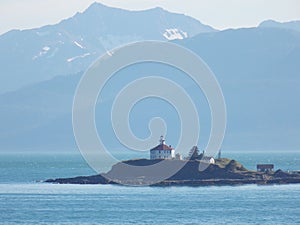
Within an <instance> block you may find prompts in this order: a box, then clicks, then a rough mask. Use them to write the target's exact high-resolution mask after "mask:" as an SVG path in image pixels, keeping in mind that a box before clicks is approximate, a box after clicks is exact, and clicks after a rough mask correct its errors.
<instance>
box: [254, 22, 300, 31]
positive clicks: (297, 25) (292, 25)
mask: <svg viewBox="0 0 300 225" xmlns="http://www.w3.org/2000/svg"><path fill="white" fill-rule="evenodd" d="M259 27H269V28H280V29H290V30H295V31H299V32H300V21H291V22H284V23H280V22H277V21H274V20H266V21H263V22H262V23H261V24H260V25H259Z"/></svg>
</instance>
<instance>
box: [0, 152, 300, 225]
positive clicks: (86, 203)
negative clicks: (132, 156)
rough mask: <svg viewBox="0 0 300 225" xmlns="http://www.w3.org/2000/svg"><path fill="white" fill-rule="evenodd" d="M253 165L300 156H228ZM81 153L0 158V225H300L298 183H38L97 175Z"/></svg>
mask: <svg viewBox="0 0 300 225" xmlns="http://www.w3.org/2000/svg"><path fill="white" fill-rule="evenodd" d="M223 155H224V157H231V158H234V159H236V160H238V161H240V162H242V163H243V164H244V165H245V166H246V167H247V168H249V169H255V165H256V163H274V164H275V168H276V169H278V168H281V169H284V170H297V169H299V168H300V153H299V152H285V153H281V152H277V153H276V152H275V153H274V152H273V153H271V152H264V153H259V152H243V153H241V152H227V153H223ZM92 174H95V172H94V171H93V170H92V169H90V168H89V166H88V165H87V164H86V163H85V161H84V160H83V159H82V157H81V156H80V155H79V154H54V153H52V154H50V153H48V154H29V153H28V154H0V224H276V225H277V224H278V225H279V224H300V185H298V184H295V185H272V186H259V185H245V186H223V187H164V188H162V187H124V186H117V185H115V186H112V185H59V184H45V183H42V182H39V181H42V180H45V179H48V178H56V177H72V176H78V175H92Z"/></svg>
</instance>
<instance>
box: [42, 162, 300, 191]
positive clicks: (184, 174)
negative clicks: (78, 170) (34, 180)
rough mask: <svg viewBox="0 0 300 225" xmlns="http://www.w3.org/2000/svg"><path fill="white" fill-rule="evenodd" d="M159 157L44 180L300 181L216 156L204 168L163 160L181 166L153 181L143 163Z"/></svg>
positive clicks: (177, 183)
mask: <svg viewBox="0 0 300 225" xmlns="http://www.w3.org/2000/svg"><path fill="white" fill-rule="evenodd" d="M161 161H162V160H148V159H136V160H128V161H124V162H122V163H117V164H116V165H114V166H113V167H112V169H111V170H110V171H109V172H108V173H101V174H98V175H94V176H80V177H74V178H58V179H49V180H46V181H45V182H47V183H58V184H121V185H134V186H139V185H150V186H212V185H215V186H221V185H244V184H258V185H272V184H295V183H300V172H299V171H294V172H289V173H288V172H283V171H282V170H277V171H275V172H273V171H271V172H257V171H251V170H248V169H246V168H245V167H244V166H243V165H242V164H240V163H239V162H237V161H235V160H231V159H227V158H222V159H217V160H216V162H215V164H210V165H208V167H207V168H206V169H205V170H204V171H199V165H200V163H201V162H200V161H199V160H189V161H184V160H164V163H165V169H168V168H172V167H174V165H177V166H178V165H181V164H182V168H181V169H180V170H179V171H178V172H176V173H175V174H174V175H172V176H171V177H169V178H167V179H165V180H163V181H158V182H155V180H156V174H157V171H153V173H151V172H150V173H149V171H145V170H143V166H148V165H154V164H156V163H158V162H161ZM124 163H125V164H127V165H134V166H139V167H140V169H138V170H134V171H129V170H126V169H124Z"/></svg>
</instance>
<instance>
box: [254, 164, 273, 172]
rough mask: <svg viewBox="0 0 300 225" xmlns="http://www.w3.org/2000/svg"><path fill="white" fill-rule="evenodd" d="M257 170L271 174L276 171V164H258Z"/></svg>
mask: <svg viewBox="0 0 300 225" xmlns="http://www.w3.org/2000/svg"><path fill="white" fill-rule="evenodd" d="M256 169H257V171H258V172H269V171H273V170H274V164H257V165H256Z"/></svg>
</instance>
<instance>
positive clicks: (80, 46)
mask: <svg viewBox="0 0 300 225" xmlns="http://www.w3.org/2000/svg"><path fill="white" fill-rule="evenodd" d="M73 43H74V44H75V45H76V46H77V47H79V48H81V49H85V47H83V46H82V45H81V44H79V43H78V42H77V41H74V42H73Z"/></svg>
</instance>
